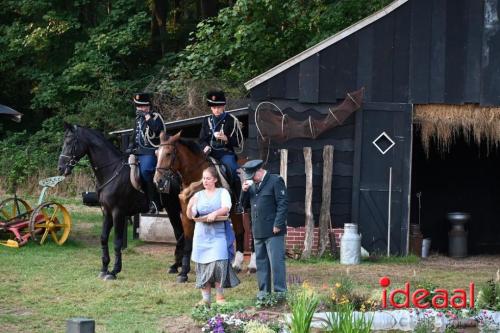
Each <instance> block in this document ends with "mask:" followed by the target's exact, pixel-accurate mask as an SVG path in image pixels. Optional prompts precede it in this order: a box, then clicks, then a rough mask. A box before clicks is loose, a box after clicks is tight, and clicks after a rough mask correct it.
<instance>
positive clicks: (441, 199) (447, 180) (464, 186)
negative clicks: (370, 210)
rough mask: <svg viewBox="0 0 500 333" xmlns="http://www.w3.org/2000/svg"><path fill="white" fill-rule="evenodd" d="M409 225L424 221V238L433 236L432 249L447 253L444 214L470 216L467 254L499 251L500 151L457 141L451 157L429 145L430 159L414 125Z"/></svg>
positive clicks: (453, 146) (422, 225)
mask: <svg viewBox="0 0 500 333" xmlns="http://www.w3.org/2000/svg"><path fill="white" fill-rule="evenodd" d="M413 142H414V144H413V167H412V169H413V175H412V199H411V202H412V205H411V223H418V220H419V209H418V208H419V205H418V198H417V194H418V193H421V197H420V199H421V209H420V221H421V228H420V229H421V231H422V233H423V235H424V237H430V238H431V249H432V250H434V251H438V252H439V253H442V254H447V253H448V231H449V230H450V224H449V222H448V221H447V219H446V214H447V213H448V212H453V211H461V212H468V213H470V214H471V219H470V221H469V223H468V225H467V226H466V229H467V230H468V238H467V239H468V253H469V254H498V253H500V236H499V235H500V177H499V170H500V149H499V148H497V147H494V146H491V147H490V149H489V151H488V149H487V147H486V144H485V143H484V142H483V143H482V144H481V145H477V144H475V143H473V142H472V143H471V142H469V143H468V142H466V140H465V138H464V137H463V135H458V136H456V137H455V140H454V143H452V144H451V146H450V151H449V152H448V153H442V152H438V151H437V150H436V148H435V146H434V147H433V146H432V145H431V147H430V148H431V149H430V151H429V153H430V154H429V156H428V157H427V156H426V154H425V152H424V149H423V146H422V140H421V136H420V133H419V128H418V126H415V130H414V139H413Z"/></svg>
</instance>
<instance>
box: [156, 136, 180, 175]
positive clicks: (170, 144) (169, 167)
mask: <svg viewBox="0 0 500 333" xmlns="http://www.w3.org/2000/svg"><path fill="white" fill-rule="evenodd" d="M162 146H172V147H173V148H174V149H173V151H172V155H173V157H172V160H171V161H170V165H169V166H168V167H163V168H160V167H156V168H155V169H156V170H158V172H159V173H160V174H161V175H162V176H163V175H164V174H165V173H167V172H168V171H170V172H171V173H175V170H172V167H173V165H174V164H175V159H176V158H177V146H176V145H175V143H160V147H162Z"/></svg>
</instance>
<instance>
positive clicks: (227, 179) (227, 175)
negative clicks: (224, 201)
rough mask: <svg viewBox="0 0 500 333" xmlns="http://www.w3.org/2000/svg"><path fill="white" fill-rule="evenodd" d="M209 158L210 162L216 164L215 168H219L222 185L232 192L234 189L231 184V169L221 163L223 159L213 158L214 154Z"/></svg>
mask: <svg viewBox="0 0 500 333" xmlns="http://www.w3.org/2000/svg"><path fill="white" fill-rule="evenodd" d="M209 159H210V162H211V163H212V164H213V165H214V167H215V170H217V173H218V174H219V179H220V182H221V185H222V187H224V188H225V189H226V190H228V191H229V193H232V192H233V191H232V189H231V186H230V184H232V177H231V171H230V170H228V169H227V168H226V166H225V165H224V164H223V163H221V161H219V160H217V159H215V158H213V157H212V156H210V157H209Z"/></svg>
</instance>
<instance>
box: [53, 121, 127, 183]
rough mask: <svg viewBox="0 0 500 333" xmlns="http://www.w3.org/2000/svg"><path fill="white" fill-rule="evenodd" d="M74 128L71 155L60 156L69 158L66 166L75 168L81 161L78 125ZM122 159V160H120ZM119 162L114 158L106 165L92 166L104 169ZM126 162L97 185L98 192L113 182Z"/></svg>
mask: <svg viewBox="0 0 500 333" xmlns="http://www.w3.org/2000/svg"><path fill="white" fill-rule="evenodd" d="M73 128H74V131H73V132H74V134H75V137H74V138H73V140H72V142H71V149H70V154H71V156H68V155H65V154H59V157H63V158H67V159H68V162H66V165H65V168H71V169H72V168H74V167H75V166H76V165H77V164H78V162H79V161H80V159H77V158H76V144H77V142H78V127H77V126H76V125H73ZM120 161H122V160H120ZM116 162H117V160H114V161H111V162H109V163H106V164H105V165H103V166H93V167H92V168H93V169H94V170H96V171H97V170H99V169H104V168H106V167H108V166H110V165H115V163H116ZM125 164H126V163H122V164H121V166H120V168H119V169H118V170H116V171H115V172H114V174H113V176H111V178H110V179H108V180H107V181H105V182H104V183H103V184H102V185H100V186H97V192H99V191H101V190H102V189H103V188H104V187H105V186H106V185H108V184H109V183H111V182H112V181H113V180H114V179H115V178H116V177H118V175H119V174H120V171H121V170H122V168H123V167H124V166H125Z"/></svg>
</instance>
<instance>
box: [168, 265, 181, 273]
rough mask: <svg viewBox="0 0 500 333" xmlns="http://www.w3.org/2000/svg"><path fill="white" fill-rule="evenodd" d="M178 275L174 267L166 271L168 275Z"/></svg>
mask: <svg viewBox="0 0 500 333" xmlns="http://www.w3.org/2000/svg"><path fill="white" fill-rule="evenodd" d="M177 273H179V271H178V269H177V267H174V266H171V267H170V268H169V269H168V274H177Z"/></svg>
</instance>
